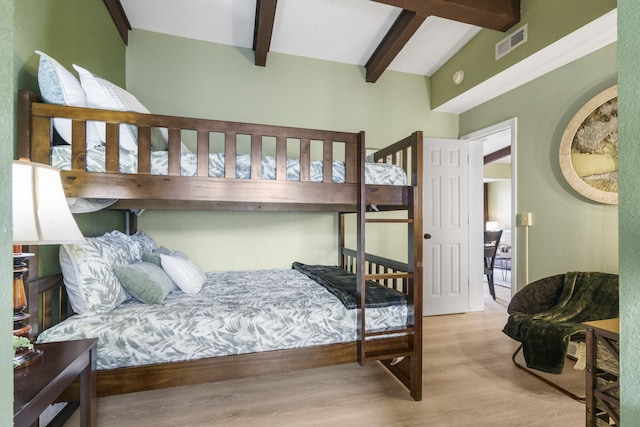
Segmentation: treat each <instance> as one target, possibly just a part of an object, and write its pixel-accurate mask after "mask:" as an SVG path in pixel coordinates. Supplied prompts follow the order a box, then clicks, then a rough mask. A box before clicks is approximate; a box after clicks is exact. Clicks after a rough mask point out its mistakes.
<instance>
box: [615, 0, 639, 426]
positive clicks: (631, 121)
mask: <svg viewBox="0 0 640 427" xmlns="http://www.w3.org/2000/svg"><path fill="white" fill-rule="evenodd" d="M638 22H640V3H638V2H637V1H636V0H620V1H618V38H619V42H618V43H619V52H618V72H619V82H618V102H619V105H618V107H619V110H618V113H619V129H618V137H619V141H620V152H619V164H618V166H619V176H618V179H619V182H620V193H619V197H620V205H619V210H620V321H621V326H620V340H621V345H620V352H621V360H620V374H621V382H620V387H621V395H622V397H621V398H622V415H621V419H622V420H623V421H622V423H623V425H625V426H634V425H640V393H638V389H639V388H640V371H639V370H638V369H637V367H638V364H640V340H639V339H638V337H640V314H639V313H640V311H639V310H638V307H640V280H639V279H638V278H639V277H640V263H639V262H638V254H640V197H639V196H638V194H640V168H638V159H640V144H638V135H640V121H638V117H640V97H639V96H638V94H640V79H639V78H638V77H639V72H638V70H640V31H638Z"/></svg>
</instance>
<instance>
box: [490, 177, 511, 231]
mask: <svg viewBox="0 0 640 427" xmlns="http://www.w3.org/2000/svg"><path fill="white" fill-rule="evenodd" d="M487 207H488V211H489V221H497V222H498V226H499V227H500V228H502V229H505V230H506V229H508V228H511V180H510V179H505V180H499V181H493V182H489V183H487Z"/></svg>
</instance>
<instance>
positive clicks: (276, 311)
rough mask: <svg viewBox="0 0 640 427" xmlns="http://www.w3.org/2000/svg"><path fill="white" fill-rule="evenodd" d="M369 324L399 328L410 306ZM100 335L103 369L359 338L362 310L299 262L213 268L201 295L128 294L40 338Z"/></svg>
mask: <svg viewBox="0 0 640 427" xmlns="http://www.w3.org/2000/svg"><path fill="white" fill-rule="evenodd" d="M366 313H367V314H366V321H367V329H384V328H389V327H395V328H401V327H404V325H405V324H406V318H407V308H406V306H390V307H383V308H371V309H367V312H366ZM82 338H98V339H99V342H98V369H112V368H118V367H124V366H137V365H145V364H152V363H162V362H173V361H183V360H192V359H200V358H206V357H214V356H223V355H229V354H242V353H252V352H261V351H269V350H279V349H290V348H300V347H305V346H314V345H323V344H331V343H339V342H348V341H354V340H356V339H357V311H356V310H348V309H346V308H345V307H344V305H342V303H340V301H339V300H338V299H337V298H336V297H334V296H333V295H331V294H330V293H329V292H328V291H327V290H325V289H324V288H323V287H322V286H320V285H318V284H317V283H316V282H314V281H313V280H311V279H309V278H308V277H306V276H304V275H303V274H301V273H299V272H298V271H296V270H293V269H276V270H255V271H243V272H238V271H233V272H212V273H207V282H206V284H205V285H204V287H203V289H202V290H201V291H200V292H199V293H198V294H195V295H188V294H184V293H182V292H180V291H174V292H172V293H170V294H169V295H168V297H167V299H166V300H165V302H164V304H163V305H148V304H143V303H140V302H138V301H135V300H133V299H130V300H128V301H125V302H124V303H123V304H121V305H120V306H118V307H117V308H116V309H114V310H113V311H111V312H109V313H104V314H98V315H94V316H78V315H75V316H72V317H70V318H69V319H67V320H65V321H63V322H62V323H60V324H58V325H56V326H54V327H52V328H50V329H48V330H46V331H44V332H42V333H41V334H40V336H39V337H38V342H48V341H64V340H72V339H82Z"/></svg>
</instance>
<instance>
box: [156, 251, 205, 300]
mask: <svg viewBox="0 0 640 427" xmlns="http://www.w3.org/2000/svg"><path fill="white" fill-rule="evenodd" d="M160 262H161V263H162V269H163V270H164V271H165V272H166V273H167V274H168V275H169V277H171V280H173V282H174V283H175V284H176V285H177V286H178V287H179V288H180V289H181V290H182V292H184V293H186V294H197V293H198V292H200V289H202V286H203V285H204V282H205V281H206V280H207V276H206V275H205V274H204V272H203V271H202V270H200V268H199V267H198V266H197V265H195V264H194V263H193V261H191V260H190V259H189V258H187V257H186V256H185V255H184V254H183V253H181V252H179V251H173V252H171V254H170V255H163V254H160Z"/></svg>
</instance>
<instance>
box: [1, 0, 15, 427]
mask: <svg viewBox="0 0 640 427" xmlns="http://www.w3.org/2000/svg"><path fill="white" fill-rule="evenodd" d="M13 6H14V2H13V0H0V10H2V14H0V34H2V37H0V140H1V141H12V140H13V118H14V115H13V110H14V107H13V106H14V103H13V100H14V98H13V96H14V95H13V94H14V92H15V89H14V88H15V82H14V81H13V79H10V78H5V76H12V75H13V61H12V58H13V34H14V32H13ZM12 158H13V147H12V145H11V144H0V200H10V198H11V172H10V171H11V167H10V165H11V159H12ZM0 218H5V220H3V221H2V227H0V260H1V261H0V342H2V345H0V425H2V426H10V425H12V424H13V365H12V358H13V351H12V350H10V348H11V347H10V346H9V340H10V339H11V335H12V328H11V324H12V320H11V319H12V316H13V298H12V295H13V288H12V276H13V275H12V272H11V271H12V264H13V260H12V257H11V243H12V242H11V219H10V218H11V208H10V205H9V204H8V203H0ZM8 218H9V219H8Z"/></svg>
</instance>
